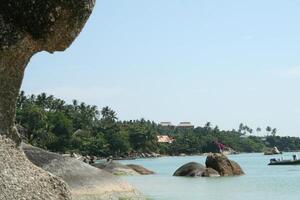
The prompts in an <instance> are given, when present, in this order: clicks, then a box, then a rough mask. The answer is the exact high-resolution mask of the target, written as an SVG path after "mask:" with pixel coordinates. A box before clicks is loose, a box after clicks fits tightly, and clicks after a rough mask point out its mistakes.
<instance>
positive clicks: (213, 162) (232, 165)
mask: <svg viewBox="0 0 300 200" xmlns="http://www.w3.org/2000/svg"><path fill="white" fill-rule="evenodd" d="M205 164H206V167H209V168H212V169H214V170H216V171H217V172H219V174H220V175H221V176H236V175H243V174H245V173H244V171H243V170H242V168H241V167H240V165H239V164H237V163H236V162H235V161H232V160H229V159H228V158H227V157H226V156H225V155H223V154H220V153H214V154H210V155H208V156H207V158H206V162H205Z"/></svg>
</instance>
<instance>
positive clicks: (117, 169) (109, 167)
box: [92, 160, 140, 176]
mask: <svg viewBox="0 0 300 200" xmlns="http://www.w3.org/2000/svg"><path fill="white" fill-rule="evenodd" d="M92 165H93V166H94V167H97V168H99V169H103V170H105V171H107V172H109V173H112V174H114V175H117V176H131V175H140V174H139V173H138V172H136V171H135V170H133V169H132V168H130V167H128V166H126V165H123V164H122V163H119V162H117V161H112V160H110V161H108V162H101V163H94V164H92Z"/></svg>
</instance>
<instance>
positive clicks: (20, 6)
mask: <svg viewBox="0 0 300 200" xmlns="http://www.w3.org/2000/svg"><path fill="white" fill-rule="evenodd" d="M93 6H94V1H93V0H5V1H1V6H0V97H1V98H0V136H1V135H2V136H5V137H1V139H0V149H1V152H0V159H1V164H0V165H1V166H0V169H1V171H0V184H1V187H0V197H1V198H0V199H5V200H15V199H22V200H27V199H28V200H32V199H35V200H40V199H41V200H42V199H43V200H44V199H45V200H46V199H69V198H70V195H69V191H68V189H67V186H66V185H65V183H64V182H63V181H62V180H61V179H60V178H58V177H54V176H52V175H50V174H49V173H48V172H45V171H43V170H42V169H39V168H37V167H35V166H34V165H33V164H32V163H30V162H29V161H28V160H27V159H26V157H25V155H24V154H22V153H21V151H20V150H18V149H17V147H18V146H19V145H20V143H21V139H20V136H19V134H18V132H17V129H16V128H15V127H14V122H15V105H16V100H17V96H18V94H19V90H20V87H21V83H22V80H23V76H24V70H25V68H26V66H27V64H28V62H29V60H30V58H31V57H32V56H33V55H34V54H35V53H37V52H40V51H48V52H51V53H52V52H54V51H63V50H65V49H66V48H67V47H69V45H70V44H71V43H72V42H73V40H74V39H75V38H76V37H77V35H78V34H79V32H80V31H81V29H82V27H83V26H84V24H85V22H86V20H87V19H88V17H89V15H90V14H91V12H92V9H93ZM7 138H10V139H11V141H9V140H7ZM12 141H13V142H12ZM13 146H14V148H15V149H13ZM6 148H7V149H6Z"/></svg>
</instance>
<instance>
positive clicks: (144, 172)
mask: <svg viewBox="0 0 300 200" xmlns="http://www.w3.org/2000/svg"><path fill="white" fill-rule="evenodd" d="M127 167H130V168H131V169H133V170H134V171H136V172H137V173H139V174H141V175H150V174H154V172H153V171H151V170H149V169H146V168H145V167H143V166H141V165H134V164H129V165H127Z"/></svg>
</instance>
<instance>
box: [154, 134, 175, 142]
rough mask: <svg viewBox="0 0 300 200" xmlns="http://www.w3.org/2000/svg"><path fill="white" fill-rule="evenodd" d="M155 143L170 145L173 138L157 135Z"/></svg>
mask: <svg viewBox="0 0 300 200" xmlns="http://www.w3.org/2000/svg"><path fill="white" fill-rule="evenodd" d="M157 142H158V143H169V144H172V143H173V142H174V138H172V137H170V136H168V135H158V136H157Z"/></svg>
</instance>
